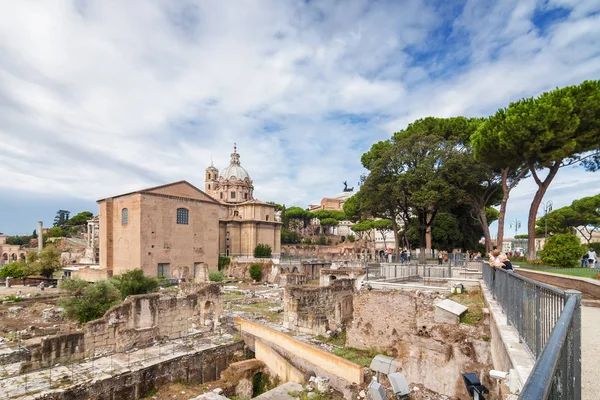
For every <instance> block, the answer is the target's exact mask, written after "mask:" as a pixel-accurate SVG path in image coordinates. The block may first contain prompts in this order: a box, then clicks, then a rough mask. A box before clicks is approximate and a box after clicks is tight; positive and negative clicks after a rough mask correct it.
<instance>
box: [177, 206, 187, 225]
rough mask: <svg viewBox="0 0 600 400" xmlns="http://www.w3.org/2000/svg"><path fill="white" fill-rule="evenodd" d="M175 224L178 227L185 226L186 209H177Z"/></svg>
mask: <svg viewBox="0 0 600 400" xmlns="http://www.w3.org/2000/svg"><path fill="white" fill-rule="evenodd" d="M177 223H178V224H179V225H187V224H188V209H187V208H178V209H177Z"/></svg>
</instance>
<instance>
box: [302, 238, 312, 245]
mask: <svg viewBox="0 0 600 400" xmlns="http://www.w3.org/2000/svg"><path fill="white" fill-rule="evenodd" d="M303 243H304V244H312V240H311V239H310V238H306V239H304V242H303Z"/></svg>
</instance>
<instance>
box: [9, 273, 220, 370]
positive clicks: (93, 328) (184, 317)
mask: <svg viewBox="0 0 600 400" xmlns="http://www.w3.org/2000/svg"><path fill="white" fill-rule="evenodd" d="M186 290H187V291H188V293H189V294H187V295H185V296H182V297H163V296H161V295H160V294H159V293H152V294H144V295H135V296H129V297H128V298H127V299H126V300H125V301H124V302H122V303H121V304H119V305H116V306H114V307H113V308H111V309H110V310H108V311H107V312H106V313H105V314H104V316H103V317H102V318H100V319H98V320H95V321H90V322H88V323H86V324H85V325H84V327H83V331H81V332H74V333H67V334H61V335H54V336H49V337H47V338H44V339H42V340H41V342H40V343H38V344H33V345H31V346H29V352H28V355H27V358H26V360H25V362H23V363H22V364H21V372H26V371H30V370H34V369H39V368H44V367H48V366H51V365H53V364H56V363H65V362H71V361H75V360H80V359H83V358H88V357H95V356H100V355H106V354H111V353H117V352H123V351H127V350H130V349H133V348H142V347H147V346H151V345H152V344H153V343H155V342H156V341H160V340H165V339H167V340H170V339H177V338H182V337H184V336H187V335H188V334H190V333H193V332H195V331H200V330H201V329H202V328H203V327H209V328H211V327H212V326H213V325H214V324H215V323H217V322H218V320H219V317H220V315H221V312H222V310H223V305H222V299H221V286H220V285H219V284H207V285H204V286H201V287H200V286H199V287H196V289H192V287H187V288H186ZM192 291H193V293H190V292H192Z"/></svg>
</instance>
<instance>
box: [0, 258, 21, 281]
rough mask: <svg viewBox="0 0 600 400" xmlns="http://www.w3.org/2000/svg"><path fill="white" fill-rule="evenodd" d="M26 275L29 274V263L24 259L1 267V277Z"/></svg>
mask: <svg viewBox="0 0 600 400" xmlns="http://www.w3.org/2000/svg"><path fill="white" fill-rule="evenodd" d="M25 276H27V265H26V264H25V263H24V262H23V261H15V262H12V263H10V264H7V265H5V266H3V267H1V268H0V278H6V277H11V278H23V277H25Z"/></svg>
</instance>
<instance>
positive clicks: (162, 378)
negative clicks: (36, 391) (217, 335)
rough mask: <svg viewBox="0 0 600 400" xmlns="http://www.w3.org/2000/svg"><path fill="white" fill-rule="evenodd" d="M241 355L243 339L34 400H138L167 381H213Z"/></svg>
mask: <svg viewBox="0 0 600 400" xmlns="http://www.w3.org/2000/svg"><path fill="white" fill-rule="evenodd" d="M243 354H244V342H236V343H232V344H227V345H221V346H218V347H213V348H210V349H206V350H201V351H199V352H197V353H194V354H190V355H185V356H182V357H177V358H173V359H170V360H167V361H164V362H161V363H159V364H154V365H151V366H148V367H146V368H141V369H138V370H133V371H129V372H126V373H123V374H119V375H115V376H112V377H109V378H107V379H102V380H94V381H91V382H86V383H84V384H80V385H75V386H71V387H68V388H65V389H61V390H57V391H56V392H46V393H45V394H41V395H39V396H38V397H37V399H40V400H71V399H88V400H108V399H110V400H130V399H139V398H142V397H144V396H146V395H148V394H149V393H151V392H152V391H153V390H155V389H157V388H159V387H161V386H163V385H165V384H167V383H171V382H186V383H190V384H202V383H206V382H212V381H215V380H217V379H219V376H220V374H221V372H223V371H224V370H225V369H226V368H227V366H228V365H230V364H231V363H232V362H233V361H235V360H236V359H240V358H242V357H243Z"/></svg>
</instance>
